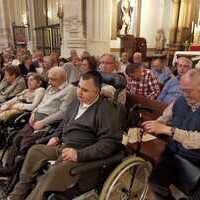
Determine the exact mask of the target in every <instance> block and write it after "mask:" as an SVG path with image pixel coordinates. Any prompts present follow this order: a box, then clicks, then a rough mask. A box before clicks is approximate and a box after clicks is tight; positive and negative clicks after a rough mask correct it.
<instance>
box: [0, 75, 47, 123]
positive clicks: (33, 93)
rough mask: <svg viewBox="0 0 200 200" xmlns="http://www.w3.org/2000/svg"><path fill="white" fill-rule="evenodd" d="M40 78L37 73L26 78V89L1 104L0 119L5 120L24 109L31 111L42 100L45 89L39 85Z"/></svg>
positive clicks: (40, 82)
mask: <svg viewBox="0 0 200 200" xmlns="http://www.w3.org/2000/svg"><path fill="white" fill-rule="evenodd" d="M41 84H42V79H41V76H40V75H38V74H31V75H30V76H29V78H28V82H27V85H28V89H25V90H24V91H23V92H21V93H20V94H18V95H17V96H16V97H14V98H12V99H11V100H9V101H7V102H5V103H4V104H2V106H1V108H0V120H1V121H6V120H8V119H9V118H10V117H12V116H13V115H16V114H18V113H22V112H24V111H25V110H28V111H32V110H33V109H34V108H35V107H36V106H37V105H38V104H39V103H40V101H41V100H42V98H43V96H44V92H45V89H44V88H42V87H41Z"/></svg>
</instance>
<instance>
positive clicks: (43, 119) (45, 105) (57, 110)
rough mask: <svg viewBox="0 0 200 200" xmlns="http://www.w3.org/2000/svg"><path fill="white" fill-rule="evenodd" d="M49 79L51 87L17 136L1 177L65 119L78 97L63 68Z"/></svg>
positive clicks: (51, 71) (12, 168)
mask: <svg viewBox="0 0 200 200" xmlns="http://www.w3.org/2000/svg"><path fill="white" fill-rule="evenodd" d="M48 78H49V87H48V88H47V89H46V91H45V95H44V97H43V99H42V101H41V102H40V104H39V105H38V106H37V107H36V108H35V109H34V110H33V111H32V113H31V117H30V119H29V123H27V124H26V126H25V127H24V128H23V129H22V130H20V131H19V133H18V134H17V135H16V136H15V138H14V140H13V145H12V147H11V149H10V150H9V153H8V157H7V161H6V168H0V174H1V175H6V174H9V172H11V171H13V170H14V168H15V167H16V166H15V163H14V162H15V157H16V156H17V155H24V154H26V152H27V150H28V149H29V148H30V147H31V146H32V145H33V144H34V143H35V141H36V140H37V139H39V138H41V137H42V136H44V134H46V132H47V130H48V126H49V125H50V124H52V123H54V122H57V121H59V120H61V119H63V117H64V111H65V110H66V109H67V107H68V105H69V104H70V103H71V102H72V101H73V99H74V98H75V96H76V88H75V87H74V86H73V85H71V84H68V83H67V82H66V78H67V77H66V72H65V70H64V69H62V68H61V67H53V68H51V69H50V71H49V73H48ZM46 128H47V129H46Z"/></svg>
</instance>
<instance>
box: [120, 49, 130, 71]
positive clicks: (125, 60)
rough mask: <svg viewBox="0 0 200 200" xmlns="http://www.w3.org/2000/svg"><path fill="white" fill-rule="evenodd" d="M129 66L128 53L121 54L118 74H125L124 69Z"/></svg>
mask: <svg viewBox="0 0 200 200" xmlns="http://www.w3.org/2000/svg"><path fill="white" fill-rule="evenodd" d="M128 64H129V62H128V53H127V52H123V53H122V56H121V63H120V72H122V73H125V71H126V67H127V65H128Z"/></svg>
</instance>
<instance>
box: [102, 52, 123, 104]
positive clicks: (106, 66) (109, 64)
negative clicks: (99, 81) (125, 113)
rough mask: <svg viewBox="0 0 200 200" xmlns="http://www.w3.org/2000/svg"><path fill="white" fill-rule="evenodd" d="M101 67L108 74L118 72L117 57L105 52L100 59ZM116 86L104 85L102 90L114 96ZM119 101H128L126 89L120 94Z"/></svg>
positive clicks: (105, 94) (106, 94)
mask: <svg viewBox="0 0 200 200" xmlns="http://www.w3.org/2000/svg"><path fill="white" fill-rule="evenodd" d="M100 67H101V70H102V71H103V72H106V73H108V74H112V73H117V67H116V61H115V57H114V56H113V55H112V54H104V55H103V56H102V57H101V59H100ZM115 91H116V90H115V88H114V87H113V86H111V85H103V86H102V89H101V92H102V94H103V95H104V96H107V97H110V98H113V97H114V93H115ZM118 102H119V103H121V104H125V102H126V91H125V90H122V91H121V92H120V94H119V96H118Z"/></svg>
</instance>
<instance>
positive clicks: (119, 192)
mask: <svg viewBox="0 0 200 200" xmlns="http://www.w3.org/2000/svg"><path fill="white" fill-rule="evenodd" d="M151 169H152V166H151V164H150V163H149V162H147V161H145V160H143V159H142V158H139V157H133V156H132V157H129V158H127V159H126V160H124V161H123V162H122V163H121V164H119V165H118V166H117V167H116V168H115V170H114V171H113V172H112V173H111V174H110V176H109V177H108V179H107V180H106V182H105V183H104V186H103V188H102V191H101V194H100V198H99V200H116V199H117V200H144V199H145V197H146V195H147V191H148V179H149V175H150V173H151Z"/></svg>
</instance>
